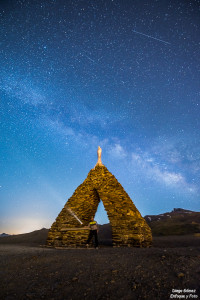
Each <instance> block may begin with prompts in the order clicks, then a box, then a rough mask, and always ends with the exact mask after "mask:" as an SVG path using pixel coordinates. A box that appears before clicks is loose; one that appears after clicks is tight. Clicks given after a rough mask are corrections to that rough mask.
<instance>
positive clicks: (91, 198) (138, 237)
mask: <svg viewBox="0 0 200 300" xmlns="http://www.w3.org/2000/svg"><path fill="white" fill-rule="evenodd" d="M100 199H101V200H102V202H103V204H104V208H105V210H106V211H107V215H108V218H109V221H110V224H111V229H112V240H113V246H116V247H117V246H136V247H149V246H150V245H151V242H152V234H151V229H150V227H149V226H148V225H147V223H146V221H145V219H144V218H143V217H142V216H141V214H140V212H139V211H138V210H137V208H136V207H135V205H134V204H133V202H132V200H131V199H130V197H129V196H128V194H127V193H126V192H125V190H124V189H123V187H122V186H121V184H120V183H119V182H118V180H117V179H116V178H115V176H114V175H112V174H111V173H110V172H109V171H108V169H107V168H106V167H105V166H104V165H102V164H97V165H96V166H95V168H94V169H92V170H91V171H90V172H89V174H88V176H87V178H86V179H85V180H84V182H83V183H82V184H81V185H79V186H78V188H77V189H76V190H75V192H74V194H73V195H72V196H71V197H70V198H69V199H68V201H67V203H66V204H65V206H64V208H63V209H62V211H61V212H60V214H59V215H58V217H57V218H56V221H55V222H54V223H53V224H52V226H51V228H50V230H49V233H48V238H47V245H48V246H53V247H55V246H60V247H80V246H84V245H85V243H86V240H87V237H88V234H89V229H88V227H87V225H88V223H89V221H90V219H91V217H92V216H94V215H95V213H96V211H97V207H98V204H99V202H100Z"/></svg>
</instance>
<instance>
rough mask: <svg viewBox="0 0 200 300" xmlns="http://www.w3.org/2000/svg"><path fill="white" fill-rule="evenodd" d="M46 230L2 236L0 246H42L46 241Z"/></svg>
mask: <svg viewBox="0 0 200 300" xmlns="http://www.w3.org/2000/svg"><path fill="white" fill-rule="evenodd" d="M47 234H48V229H46V228H42V229H40V230H35V231H33V232H30V233H24V234H16V235H9V236H4V237H2V238H1V239H0V244H21V245H30V246H36V245H44V244H45V242H46V239H47Z"/></svg>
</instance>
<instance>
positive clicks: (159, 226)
mask: <svg viewBox="0 0 200 300" xmlns="http://www.w3.org/2000/svg"><path fill="white" fill-rule="evenodd" d="M145 220H146V221H147V223H148V224H149V226H150V227H151V230H152V233H153V235H154V236H155V235H157V236H159V235H185V234H200V212H195V211H191V210H186V209H182V208H174V209H173V210H172V211H171V212H166V213H163V214H159V215H147V216H145Z"/></svg>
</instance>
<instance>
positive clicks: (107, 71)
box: [0, 0, 200, 233]
mask: <svg viewBox="0 0 200 300" xmlns="http://www.w3.org/2000/svg"><path fill="white" fill-rule="evenodd" d="M199 50H200V1H197V0H196V1H195V0H193V1H189V0H187V1H186V0H185V1H183V0H168V1H164V0H163V1H162V0H160V1H157V0H145V1H143V0H132V1H130V0H98V1H95V0H91V1H87V0H74V1H73V0H71V1H70V0H69V1H68V0H46V1H41V0H34V1H32V0H4V1H3V0H1V1H0V101H1V102H0V121H1V124H0V130H1V134H0V137H1V142H0V143H1V148H0V159H1V162H0V170H1V174H0V233H1V232H6V233H23V232H30V231H33V230H36V229H40V228H42V227H47V228H49V227H50V226H51V224H52V223H53V221H54V220H55V218H56V217H57V215H58V213H59V212H60V211H61V209H62V208H63V206H64V204H65V203H66V201H67V199H68V198H69V197H70V196H71V195H72V194H73V192H74V190H75V189H76V188H77V187H78V186H79V185H80V184H81V183H82V182H83V181H84V179H85V178H86V177H87V174H88V172H89V171H90V170H91V169H92V168H93V167H94V166H95V164H96V162H97V147H98V145H100V146H101V148H102V162H103V164H104V165H105V166H106V167H107V168H108V170H109V171H110V172H111V173H112V174H114V175H115V177H116V178H117V179H118V181H119V182H120V183H121V184H122V186H123V187H124V189H125V190H126V192H127V193H128V194H129V196H130V197H131V199H132V200H133V202H134V204H135V205H136V207H137V208H138V209H139V211H140V212H141V214H142V216H145V215H147V214H159V213H164V212H167V211H171V210H172V209H173V208H185V209H190V210H195V211H199V210H200V185H199V184H200V121H199V120H200V74H199V73H200V52H199ZM96 220H97V221H98V222H99V223H100V224H103V223H108V219H107V214H106V212H105V211H104V208H103V205H102V203H101V204H100V207H99V209H98V212H97V215H96Z"/></svg>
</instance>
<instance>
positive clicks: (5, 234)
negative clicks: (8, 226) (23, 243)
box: [0, 233, 10, 237]
mask: <svg viewBox="0 0 200 300" xmlns="http://www.w3.org/2000/svg"><path fill="white" fill-rule="evenodd" d="M9 235H10V234H7V233H1V234H0V237H5V236H9Z"/></svg>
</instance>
